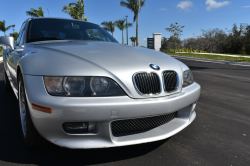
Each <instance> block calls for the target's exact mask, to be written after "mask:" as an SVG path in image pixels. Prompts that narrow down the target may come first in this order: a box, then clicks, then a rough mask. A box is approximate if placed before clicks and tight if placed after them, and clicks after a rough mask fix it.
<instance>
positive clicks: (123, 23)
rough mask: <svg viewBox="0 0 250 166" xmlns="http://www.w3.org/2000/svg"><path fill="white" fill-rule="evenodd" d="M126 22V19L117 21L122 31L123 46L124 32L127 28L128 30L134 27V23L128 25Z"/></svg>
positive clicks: (117, 25)
mask: <svg viewBox="0 0 250 166" xmlns="http://www.w3.org/2000/svg"><path fill="white" fill-rule="evenodd" d="M125 22H126V20H125V19H123V20H117V21H115V25H116V27H117V28H118V29H120V30H121V31H122V44H124V35H123V30H124V29H125V28H128V27H131V26H133V24H132V23H127V24H125Z"/></svg>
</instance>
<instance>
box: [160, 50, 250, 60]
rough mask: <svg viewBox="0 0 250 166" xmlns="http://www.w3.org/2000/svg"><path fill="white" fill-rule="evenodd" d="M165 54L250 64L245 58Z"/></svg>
mask: <svg viewBox="0 0 250 166" xmlns="http://www.w3.org/2000/svg"><path fill="white" fill-rule="evenodd" d="M164 53H166V54H168V55H176V56H186V57H193V58H203V59H214V60H224V61H232V62H250V58H244V57H229V56H220V55H208V54H193V53H167V52H164Z"/></svg>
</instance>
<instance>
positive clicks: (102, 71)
mask: <svg viewBox="0 0 250 166" xmlns="http://www.w3.org/2000/svg"><path fill="white" fill-rule="evenodd" d="M37 19H40V18H37ZM29 20H30V19H28V20H26V22H27V24H26V27H27V25H28V21H29ZM26 27H25V31H24V32H25V33H26V32H27V28H26ZM24 41H26V40H25V35H24ZM3 56H4V67H5V70H6V73H7V75H8V78H9V80H10V82H11V85H12V88H13V90H14V92H15V94H16V96H17V87H18V86H17V70H18V69H20V70H21V72H22V74H23V81H24V86H25V88H26V97H27V102H28V107H29V110H30V114H31V118H32V121H33V123H34V126H35V127H36V129H37V131H38V132H39V133H40V134H41V135H42V136H43V137H44V138H46V139H47V140H49V141H50V142H52V143H54V144H56V145H59V146H62V147H68V148H104V147H115V146H125V145H131V144H139V143H145V142H151V141H156V140H160V139H165V138H167V137H170V136H172V135H174V134H176V133H177V132H179V131H181V130H182V129H184V128H185V127H186V126H188V125H189V124H190V123H191V122H192V121H193V120H194V118H195V116H196V114H195V111H194V109H195V105H196V101H197V100H198V98H199V96H200V86H199V85H198V84H197V83H193V84H192V85H190V86H188V87H186V88H183V89H182V81H183V80H182V77H183V71H185V70H187V69H189V68H188V67H187V66H186V65H185V64H183V63H181V62H180V61H178V60H175V59H174V58H172V57H170V56H168V55H166V54H163V53H161V52H158V51H153V50H149V49H145V48H138V47H136V48H135V47H130V46H125V45H121V44H118V43H110V42H101V41H77V40H72V41H69V40H66V41H43V42H33V43H25V42H24V44H23V45H22V46H20V47H16V48H15V49H14V50H11V49H8V50H6V51H5V52H4V55H3ZM149 63H154V64H158V65H159V66H160V67H161V70H159V71H156V70H153V69H151V68H150V67H149V66H148V64H149ZM165 70H173V71H176V72H177V74H178V76H179V86H178V90H177V91H176V92H175V93H173V94H166V93H165V92H164V91H162V92H161V93H160V94H159V95H158V96H154V97H150V98H149V97H148V96H141V95H140V94H138V93H137V91H136V89H135V88H134V84H133V80H132V76H133V74H134V73H136V72H139V71H146V72H155V73H157V74H158V76H159V79H160V82H161V84H162V87H161V88H162V89H163V79H162V71H165ZM10 71H11V72H10ZM43 76H104V77H109V78H111V79H113V80H114V81H116V82H117V83H118V84H119V85H120V87H121V88H122V89H123V90H124V91H125V92H126V93H127V94H128V96H122V97H56V96H51V95H49V94H48V93H47V91H46V89H45V86H44V82H43ZM17 97H18V96H17ZM31 103H34V104H38V105H41V106H45V107H50V108H52V114H47V113H44V112H39V111H37V110H34V109H32V107H31ZM112 111H115V112H116V113H117V116H112ZM174 111H178V115H177V118H176V119H175V120H173V121H171V122H170V123H167V124H165V125H162V126H160V127H157V128H155V129H153V130H150V131H148V132H145V133H140V134H135V135H130V136H124V137H113V136H112V134H111V129H110V123H111V122H112V121H113V120H117V119H127V118H136V117H147V116H155V115H161V114H167V113H172V112H174ZM85 121H86V122H90V124H91V127H92V129H93V130H91V132H89V133H87V134H78V135H71V134H67V133H65V132H64V131H63V129H62V124H63V123H64V122H85Z"/></svg>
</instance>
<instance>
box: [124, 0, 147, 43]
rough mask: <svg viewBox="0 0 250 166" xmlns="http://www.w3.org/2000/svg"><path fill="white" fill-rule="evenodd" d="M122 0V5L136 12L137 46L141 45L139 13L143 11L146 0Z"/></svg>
mask: <svg viewBox="0 0 250 166" xmlns="http://www.w3.org/2000/svg"><path fill="white" fill-rule="evenodd" d="M126 1H127V2H125V1H123V0H122V1H121V6H125V7H127V8H128V9H130V10H132V11H133V12H134V22H135V21H137V22H136V39H137V40H136V46H139V25H138V15H139V12H140V11H141V7H142V6H145V0H126Z"/></svg>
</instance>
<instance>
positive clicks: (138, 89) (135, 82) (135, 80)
mask: <svg viewBox="0 0 250 166" xmlns="http://www.w3.org/2000/svg"><path fill="white" fill-rule="evenodd" d="M141 74H146V75H149V74H151V75H154V78H157V80H156V79H155V80H144V81H149V82H147V83H150V84H154V83H158V86H157V85H156V86H155V87H148V84H146V83H145V84H143V83H142V84H140V85H138V84H137V83H138V82H139V81H142V80H138V79H137V78H136V76H137V75H141ZM132 79H133V83H134V86H135V89H136V91H137V92H138V93H139V94H140V95H141V96H150V97H152V96H158V95H159V94H160V93H161V92H162V85H161V79H160V77H159V75H158V74H157V73H155V72H137V73H135V74H134V75H133V77H132ZM144 81H143V82H144ZM143 86H144V87H143ZM142 87H143V88H147V89H151V88H153V89H154V88H155V89H157V88H158V89H157V90H155V91H157V92H156V93H143V92H141V91H142V90H140V88H142Z"/></svg>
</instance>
